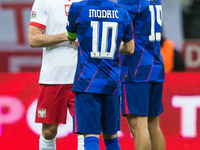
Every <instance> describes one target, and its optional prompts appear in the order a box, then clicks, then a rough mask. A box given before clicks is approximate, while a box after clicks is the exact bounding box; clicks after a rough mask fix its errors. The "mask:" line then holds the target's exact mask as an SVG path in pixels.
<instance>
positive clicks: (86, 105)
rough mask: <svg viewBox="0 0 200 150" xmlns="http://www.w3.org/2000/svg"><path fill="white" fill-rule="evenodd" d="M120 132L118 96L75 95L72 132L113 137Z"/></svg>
mask: <svg viewBox="0 0 200 150" xmlns="http://www.w3.org/2000/svg"><path fill="white" fill-rule="evenodd" d="M119 130H120V96H119V95H107V94H97V93H75V104H74V117H73V132H74V133H86V134H100V133H101V131H102V132H103V133H106V134H109V135H113V134H115V133H116V132H117V131H119Z"/></svg>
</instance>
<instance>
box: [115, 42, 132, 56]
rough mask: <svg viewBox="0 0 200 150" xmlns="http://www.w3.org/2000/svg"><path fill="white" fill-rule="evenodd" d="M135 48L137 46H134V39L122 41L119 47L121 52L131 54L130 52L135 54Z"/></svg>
mask: <svg viewBox="0 0 200 150" xmlns="http://www.w3.org/2000/svg"><path fill="white" fill-rule="evenodd" d="M134 49H135V46H134V41H133V40H131V41H129V42H122V43H121V45H120V48H119V53H120V54H126V55H130V54H133V52H134Z"/></svg>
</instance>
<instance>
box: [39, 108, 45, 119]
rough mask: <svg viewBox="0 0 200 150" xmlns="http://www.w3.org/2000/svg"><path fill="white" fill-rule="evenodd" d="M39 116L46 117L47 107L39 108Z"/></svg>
mask: <svg viewBox="0 0 200 150" xmlns="http://www.w3.org/2000/svg"><path fill="white" fill-rule="evenodd" d="M38 117H39V118H45V117H46V109H45V108H38Z"/></svg>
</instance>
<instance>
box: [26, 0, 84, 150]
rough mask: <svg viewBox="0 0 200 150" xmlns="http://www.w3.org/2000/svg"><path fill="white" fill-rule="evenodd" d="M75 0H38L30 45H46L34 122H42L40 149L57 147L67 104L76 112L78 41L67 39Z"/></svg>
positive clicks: (54, 148)
mask: <svg viewBox="0 0 200 150" xmlns="http://www.w3.org/2000/svg"><path fill="white" fill-rule="evenodd" d="M74 1H80V0H71V1H70V0H35V2H34V4H33V7H32V12H31V19H30V25H29V30H28V40H29V43H30V45H31V47H43V59H42V66H41V71H40V78H39V86H40V94H39V98H38V103H37V109H36V116H35V122H36V123H42V134H41V135H40V140H39V147H40V148H39V149H40V150H56V144H55V143H56V142H55V139H56V134H57V129H58V125H59V123H63V124H65V123H66V115H67V108H68V109H69V112H70V114H73V105H74V99H75V97H74V96H75V95H74V93H73V92H71V88H72V84H73V80H74V74H75V70H76V64H77V50H76V49H77V43H75V42H74V43H71V42H69V41H67V36H66V24H67V23H68V10H69V8H70V5H71V4H72V2H74ZM78 139H79V140H78V145H79V146H78V150H82V149H83V148H84V138H83V136H82V137H81V136H79V137H78Z"/></svg>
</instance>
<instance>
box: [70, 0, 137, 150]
mask: <svg viewBox="0 0 200 150" xmlns="http://www.w3.org/2000/svg"><path fill="white" fill-rule="evenodd" d="M75 33H77V36H78V42H79V47H78V65H77V70H76V74H75V79H74V84H73V88H72V91H73V92H75V106H74V108H75V109H74V128H73V130H74V133H80V132H81V133H84V134H86V136H85V137H86V138H85V150H89V149H90V148H91V147H92V149H95V150H98V149H99V146H98V137H99V135H100V131H102V132H103V134H104V133H106V134H107V138H106V139H107V140H106V141H105V144H106V148H107V149H108V150H112V149H115V150H118V149H119V144H118V142H117V141H118V138H117V134H116V133H117V131H118V130H120V99H119V95H120V88H121V82H120V73H121V69H120V65H119V55H118V53H119V47H120V44H121V41H122V40H123V41H124V43H128V42H130V41H132V45H133V30H132V25H131V20H130V16H129V15H128V12H127V10H126V9H125V8H124V7H122V6H120V5H118V4H116V3H115V2H112V1H108V0H88V1H82V2H78V3H73V4H72V6H71V8H70V11H69V25H68V26H67V34H68V37H69V38H70V39H74V38H75V37H74V35H76V34H75ZM120 49H121V48H120ZM133 49H134V47H132V49H131V51H132V52H131V54H132V53H133ZM105 137H106V136H105V134H104V138H105ZM108 139H109V140H108ZM94 141H96V142H94ZM113 144H114V145H115V146H114V147H113Z"/></svg>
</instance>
